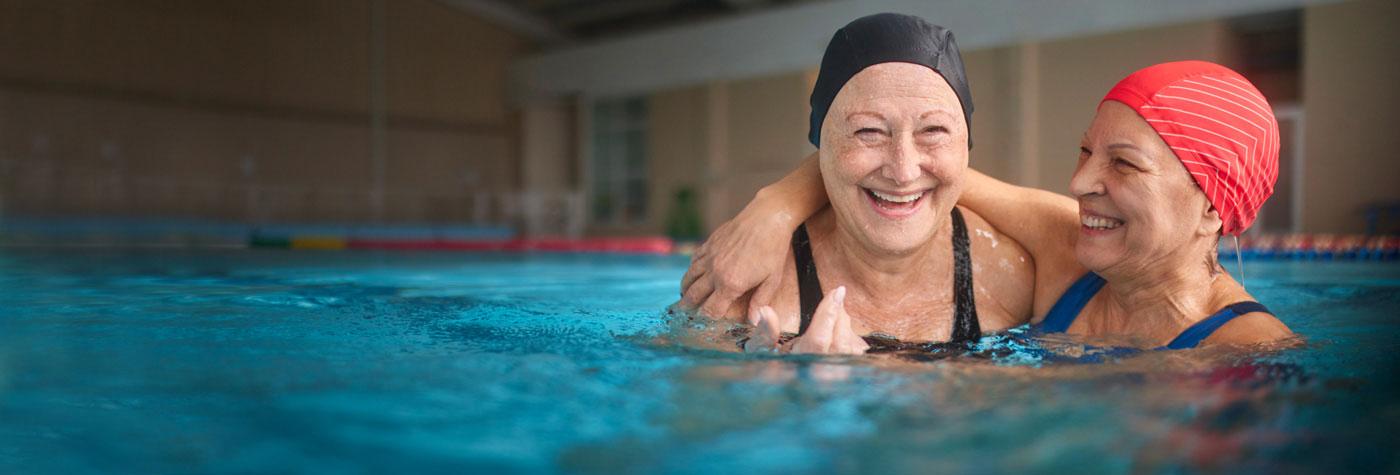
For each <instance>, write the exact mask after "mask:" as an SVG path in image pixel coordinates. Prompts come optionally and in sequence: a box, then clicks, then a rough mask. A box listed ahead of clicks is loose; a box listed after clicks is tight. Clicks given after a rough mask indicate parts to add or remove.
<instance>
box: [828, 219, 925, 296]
mask: <svg viewBox="0 0 1400 475" xmlns="http://www.w3.org/2000/svg"><path fill="white" fill-rule="evenodd" d="M826 218H827V219H824V220H822V221H823V222H821V223H819V224H820V225H822V226H823V227H827V228H828V229H829V232H830V233H831V236H832V237H833V238H834V239H832V240H831V243H832V246H831V249H832V251H833V253H832V257H833V258H834V259H835V261H836V262H837V263H838V265H839V266H840V267H841V268H842V269H843V272H844V273H845V274H846V276H847V277H848V281H849V283H848V284H846V286H847V287H848V288H857V289H859V291H860V292H861V293H863V294H865V295H868V296H875V295H878V294H879V293H880V292H881V291H895V292H898V293H900V294H905V293H906V292H905V290H907V289H908V288H910V284H911V283H915V282H922V281H923V280H924V279H926V278H927V277H928V276H930V275H935V274H934V273H933V272H930V266H932V265H936V262H935V260H934V259H933V257H934V256H935V255H936V254H937V253H935V252H934V250H935V249H941V248H940V247H939V246H930V245H927V243H925V245H920V246H917V247H915V248H914V249H912V250H910V251H908V252H887V251H883V250H879V249H872V248H871V247H869V246H867V245H865V244H863V243H862V242H861V241H860V240H858V239H856V237H855V236H854V235H852V234H851V233H849V232H848V231H846V230H845V229H844V228H842V226H841V225H840V224H839V223H837V222H836V219H834V218H835V216H834V214H833V213H828V216H826ZM814 221H816V220H814ZM951 226H952V222H951V221H950V220H949V219H944V220H942V221H941V222H940V223H939V225H938V229H937V231H935V232H934V233H933V236H932V237H930V241H928V242H937V240H938V239H940V238H942V239H945V240H946V239H947V238H948V236H949V233H951V232H952V230H951ZM945 254H946V253H945ZM940 275H941V274H940Z"/></svg>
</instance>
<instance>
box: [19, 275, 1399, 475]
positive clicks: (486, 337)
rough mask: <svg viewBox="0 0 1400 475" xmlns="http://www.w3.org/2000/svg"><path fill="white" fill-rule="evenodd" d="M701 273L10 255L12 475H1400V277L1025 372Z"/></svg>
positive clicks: (1291, 281)
mask: <svg viewBox="0 0 1400 475" xmlns="http://www.w3.org/2000/svg"><path fill="white" fill-rule="evenodd" d="M686 262H687V261H686V258H684V257H672V256H665V257H657V256H616V255H581V254H486V253H424V252H306V251H268V250H229V251H179V250H143V251H101V250H44V251H39V250H16V249H9V250H4V249H0V472H4V473H79V472H140V473H150V472H190V471H204V472H221V473H223V472H253V471H258V472H264V471H279V472H283V471H290V472H337V473H343V472H402V473H417V472H433V471H446V472H454V473H464V472H505V471H508V472H572V473H617V472H623V473H650V472H670V473H738V472H743V473H773V472H782V473H803V472H830V471H836V472H870V473H889V472H916V473H965V472H974V473H990V472H1007V471H1014V472H1021V471H1037V472H1069V471H1073V472H1076V473H1118V472H1125V471H1148V472H1160V471H1168V472H1170V471H1179V470H1182V469H1186V470H1199V469H1204V470H1225V471H1231V472H1260V473H1263V472H1267V473H1277V472H1280V471H1283V472H1289V471H1294V472H1314V471H1327V472H1334V471H1364V472H1392V473H1393V472H1394V471H1395V470H1397V468H1398V467H1397V455H1396V450H1395V449H1396V448H1397V446H1398V445H1400V444H1398V443H1397V438H1396V436H1395V433H1394V429H1395V428H1396V427H1400V384H1397V383H1400V381H1397V377H1396V366H1397V365H1396V359H1395V357H1394V351H1395V350H1396V349H1397V348H1400V318H1398V317H1400V295H1398V294H1400V292H1397V290H1400V266H1395V265H1390V264H1369V263H1343V262H1338V263H1292V262H1280V263H1268V262H1260V263H1250V264H1248V266H1249V267H1248V271H1249V277H1250V280H1249V282H1248V285H1249V288H1250V290H1251V291H1252V292H1254V293H1255V295H1256V296H1258V297H1260V300H1261V301H1263V302H1265V303H1266V304H1268V305H1269V306H1270V307H1271V308H1273V309H1274V310H1275V311H1276V312H1278V313H1279V314H1280V316H1281V318H1283V320H1284V321H1285V322H1287V323H1288V324H1289V325H1290V326H1291V327H1292V328H1293V329H1294V330H1295V331H1297V332H1299V333H1301V334H1303V335H1306V336H1307V343H1306V344H1305V345H1304V346H1302V347H1300V348H1296V349H1292V350H1286V351H1282V352H1278V353H1261V354H1253V355H1228V354H1218V353H1213V352H1212V351H1211V350H1208V349H1207V350H1200V351H1194V352H1170V353H1165V352H1164V353H1156V354H1150V355H1147V356H1143V357H1136V358H1129V359H1124V360H1116V361H1111V362H1109V363H1104V364H1039V365H1027V364H1026V362H1025V361H1020V360H1016V359H1015V358H1003V359H997V358H993V359H987V358H982V357H965V358H956V359H951V360H943V361H935V362H923V363H913V362H905V361H902V360H896V359H891V358H859V359H854V360H842V359H837V360H821V359H815V358H793V357H782V358H774V357H754V356H745V355H739V354H734V353H729V352H725V351H719V350H715V349H711V348H716V347H720V346H723V345H724V344H729V343H727V342H724V341H719V340H722V338H721V339H716V340H715V341H706V338H705V335H711V334H712V333H707V332H687V331H678V330H676V328H684V327H685V326H686V325H682V324H679V323H676V322H669V321H668V320H667V317H666V314H665V312H664V311H663V309H664V308H665V307H666V306H667V305H668V304H670V303H672V302H673V301H674V300H675V299H676V297H677V295H676V293H677V286H678V280H679V277H680V275H681V274H682V273H683V272H684V270H685V265H686ZM677 335H681V336H677ZM697 335H698V336H697ZM1031 363H1034V362H1031Z"/></svg>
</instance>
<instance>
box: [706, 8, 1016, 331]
mask: <svg viewBox="0 0 1400 475" xmlns="http://www.w3.org/2000/svg"><path fill="white" fill-rule="evenodd" d="M971 101H972V97H971V93H970V91H969V90H968V88H967V81H966V79H965V77H964V74H963V70H962V58H961V57H959V53H958V50H957V47H956V44H955V43H954V40H953V35H952V33H951V32H949V31H948V30H946V29H943V28H941V27H938V26H935V25H932V24H929V23H927V22H925V21H924V20H922V19H920V18H917V17H912V16H907V15H896V14H881V15H873V16H868V17H864V18H861V19H858V20H856V21H853V22H851V23H850V24H848V25H846V26H845V27H844V28H842V29H841V30H840V31H838V32H837V33H836V35H835V36H834V37H833V38H832V40H831V43H830V45H829V46H828V47H827V50H826V54H825V55H824V56H823V58H822V67H821V72H820V74H819V76H818V79H817V84H816V87H815V89H814V91H813V93H812V119H811V130H810V133H809V136H808V138H809V140H811V142H812V144H813V145H816V146H817V147H818V156H819V158H818V160H817V161H818V166H819V167H820V170H821V175H822V177H824V178H823V179H822V185H823V190H824V191H825V193H826V195H827V196H829V197H830V203H831V206H829V207H826V208H824V209H822V210H821V211H818V212H816V213H815V214H813V215H812V216H811V217H810V218H808V219H806V220H805V222H804V223H802V224H801V225H798V226H797V227H796V231H795V232H793V233H792V234H791V242H792V244H793V245H794V249H793V252H784V253H783V254H784V255H785V256H786V259H785V260H786V262H787V265H786V266H785V267H784V270H783V271H782V272H783V274H784V277H783V278H782V279H781V283H780V284H778V285H774V286H770V287H769V288H767V289H764V290H763V292H765V293H766V295H764V297H763V298H764V300H765V302H766V303H771V305H765V306H756V307H755V308H753V309H751V310H750V311H749V312H748V314H747V316H748V320H749V321H750V322H751V323H755V324H757V325H758V327H759V331H758V332H757V333H756V334H755V336H754V337H753V338H752V339H751V340H750V341H749V344H748V348H749V349H759V348H775V347H777V346H778V342H779V341H780V338H779V334H780V333H783V332H786V333H796V334H798V336H797V337H796V338H795V339H794V340H793V341H792V342H791V343H789V344H788V345H787V348H789V349H791V350H792V351H796V352H823V353H825V352H831V353H859V352H863V351H864V350H865V349H866V347H867V344H866V342H865V340H864V339H863V338H861V336H862V335H865V336H872V335H874V336H878V337H885V338H895V339H899V340H902V341H932V342H941V341H967V340H972V339H975V338H977V337H978V336H980V334H981V332H982V331H983V330H992V329H1002V328H1008V327H1011V326H1015V325H1018V324H1021V323H1023V322H1025V321H1027V319H1028V318H1029V316H1030V288H1031V284H1032V280H1031V279H1032V275H1031V272H1032V269H1031V267H1030V265H1029V264H1028V261H1029V259H1028V255H1027V254H1026V252H1025V251H1024V250H1023V249H1021V248H1020V247H1019V246H1018V245H1016V243H1015V242H1014V241H1012V240H1011V239H1009V238H1006V237H1005V236H1000V235H996V236H993V237H994V240H988V239H978V240H976V241H975V242H974V241H972V240H970V239H969V238H968V234H969V232H970V231H969V229H976V230H979V232H982V233H986V232H988V231H987V230H990V229H991V226H989V225H988V224H987V223H986V222H985V221H984V220H983V219H982V218H981V217H980V216H977V215H976V214H975V213H972V212H969V211H966V210H960V209H958V208H956V207H955V203H956V202H957V200H958V195H959V194H960V192H961V188H962V182H963V175H964V172H965V171H966V170H967V160H968V127H967V126H968V119H969V118H970V117H971V113H972V102H971ZM995 243H1000V245H996V244H995ZM978 269H987V270H988V271H978ZM992 269H995V271H991V270H992ZM697 282H699V283H698V284H697V285H692V286H690V291H689V292H688V293H687V294H686V299H685V301H687V302H701V301H703V300H704V299H705V297H707V295H706V294H707V293H708V292H707V289H706V288H705V286H706V282H708V280H703V279H702V280H697ZM711 288H713V287H711ZM741 300H742V299H741ZM743 308H744V306H743V305H738V306H735V308H734V309H728V308H725V309H713V308H706V309H703V310H704V311H705V312H706V313H708V314H710V315H712V316H730V317H733V318H743V317H744V312H743V310H742V309H743Z"/></svg>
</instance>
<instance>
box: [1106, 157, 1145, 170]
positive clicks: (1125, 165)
mask: <svg viewBox="0 0 1400 475" xmlns="http://www.w3.org/2000/svg"><path fill="white" fill-rule="evenodd" d="M1113 166H1114V167H1117V168H1120V169H1124V170H1132V171H1142V168H1139V167H1138V166H1137V165H1133V162H1129V161H1127V160H1124V159H1122V158H1120V157H1113Z"/></svg>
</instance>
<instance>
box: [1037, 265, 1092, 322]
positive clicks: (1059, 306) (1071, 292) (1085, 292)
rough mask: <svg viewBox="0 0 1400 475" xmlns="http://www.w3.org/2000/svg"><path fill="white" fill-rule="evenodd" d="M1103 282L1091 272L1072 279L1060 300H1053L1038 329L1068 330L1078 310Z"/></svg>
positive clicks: (1081, 308) (1082, 307) (1077, 315)
mask: <svg viewBox="0 0 1400 475" xmlns="http://www.w3.org/2000/svg"><path fill="white" fill-rule="evenodd" d="M1103 284H1104V280H1103V277H1099V275H1098V274H1095V273H1093V272H1089V273H1086V274H1084V276H1083V277H1080V278H1079V280H1076V281H1074V284H1073V285H1070V286H1069V289H1068V290H1065V293H1064V294H1063V295H1061V296H1060V300H1057V301H1055V306H1053V307H1050V313H1048V314H1046V315H1045V319H1044V320H1041V321H1040V325H1039V326H1038V327H1039V329H1040V331H1042V332H1045V333H1062V332H1064V331H1065V330H1069V326H1070V325H1073V324H1074V319H1075V318H1077V317H1079V312H1080V311H1081V310H1084V306H1085V305H1087V304H1088V303H1089V299H1092V298H1094V294H1097V293H1099V289H1102V288H1103Z"/></svg>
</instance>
